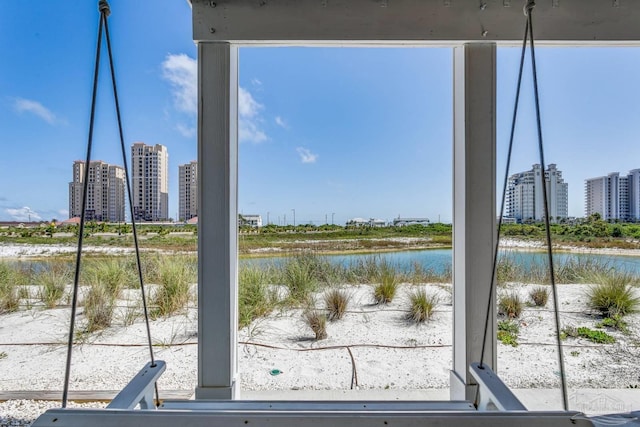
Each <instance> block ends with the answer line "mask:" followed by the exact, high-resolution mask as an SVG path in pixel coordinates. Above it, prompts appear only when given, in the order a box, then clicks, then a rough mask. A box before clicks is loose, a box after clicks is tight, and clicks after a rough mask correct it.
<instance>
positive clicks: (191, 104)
mask: <svg viewBox="0 0 640 427" xmlns="http://www.w3.org/2000/svg"><path fill="white" fill-rule="evenodd" d="M162 76H163V77H164V78H165V79H166V80H167V81H168V82H169V83H170V84H171V89H172V94H173V98H174V106H175V108H176V109H177V110H178V111H181V112H183V113H188V114H189V115H190V116H191V117H192V119H193V120H195V114H196V113H197V112H198V63H197V61H196V60H195V59H193V58H191V57H189V56H188V55H186V54H184V53H178V54H169V55H167V57H166V58H165V60H164V61H163V62H162ZM252 83H253V84H254V85H256V86H260V85H262V83H261V82H260V80H258V79H253V80H252ZM262 109H264V106H263V105H262V104H260V103H258V102H257V101H256V100H255V99H254V98H253V96H252V95H251V93H249V91H247V90H245V89H244V88H242V87H238V116H239V117H238V122H239V123H238V128H239V138H240V141H245V142H253V143H260V142H264V141H266V140H268V139H269V138H268V137H267V135H266V133H265V132H264V131H263V130H262V129H261V127H260V123H261V122H262V117H261V115H260V111H261V110H262ZM176 130H177V131H178V132H180V134H181V135H183V136H184V137H186V138H192V137H193V136H195V134H196V130H195V127H194V126H190V125H185V124H183V123H178V124H177V125H176Z"/></svg>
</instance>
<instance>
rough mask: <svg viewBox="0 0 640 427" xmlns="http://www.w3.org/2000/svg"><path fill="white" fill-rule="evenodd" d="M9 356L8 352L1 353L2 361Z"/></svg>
mask: <svg viewBox="0 0 640 427" xmlns="http://www.w3.org/2000/svg"><path fill="white" fill-rule="evenodd" d="M8 356H9V355H8V354H7V352H6V351H0V360H2V359H6V358H7V357H8Z"/></svg>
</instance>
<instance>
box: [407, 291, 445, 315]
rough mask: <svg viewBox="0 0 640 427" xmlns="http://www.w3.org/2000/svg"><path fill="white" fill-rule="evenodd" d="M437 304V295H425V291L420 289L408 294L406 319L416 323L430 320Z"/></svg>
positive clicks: (438, 299) (438, 300)
mask: <svg viewBox="0 0 640 427" xmlns="http://www.w3.org/2000/svg"><path fill="white" fill-rule="evenodd" d="M439 302H440V297H439V296H438V295H437V294H435V293H431V294H427V292H426V290H424V289H422V288H421V289H418V290H416V291H413V292H411V293H409V303H410V307H409V314H408V318H409V319H411V320H413V321H414V322H416V323H422V322H424V321H426V320H430V319H431V316H432V315H433V312H434V310H435V308H436V306H437V305H438V303H439Z"/></svg>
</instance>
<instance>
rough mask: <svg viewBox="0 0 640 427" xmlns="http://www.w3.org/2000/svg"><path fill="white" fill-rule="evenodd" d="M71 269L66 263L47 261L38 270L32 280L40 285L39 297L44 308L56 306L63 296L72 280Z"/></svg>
mask: <svg viewBox="0 0 640 427" xmlns="http://www.w3.org/2000/svg"><path fill="white" fill-rule="evenodd" d="M72 279H73V278H72V271H71V269H70V267H69V265H68V264H66V263H62V262H55V261H53V262H49V263H47V264H45V265H44V266H43V268H42V269H41V270H40V271H38V272H37V273H36V274H35V276H34V278H33V282H34V284H36V285H39V286H40V292H39V298H40V300H41V301H42V302H43V303H44V305H45V307H46V308H54V307H56V306H57V305H58V304H59V302H60V300H61V299H62V298H63V297H64V296H65V290H66V287H67V285H69V284H71V282H72Z"/></svg>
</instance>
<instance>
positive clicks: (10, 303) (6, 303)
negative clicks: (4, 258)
mask: <svg viewBox="0 0 640 427" xmlns="http://www.w3.org/2000/svg"><path fill="white" fill-rule="evenodd" d="M14 277H15V274H14V270H13V269H12V268H11V267H10V266H9V265H8V264H7V263H4V262H2V263H0V314H1V313H11V312H14V311H17V310H18V308H19V306H20V298H19V295H18V289H17V286H16V283H15V278H14Z"/></svg>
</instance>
